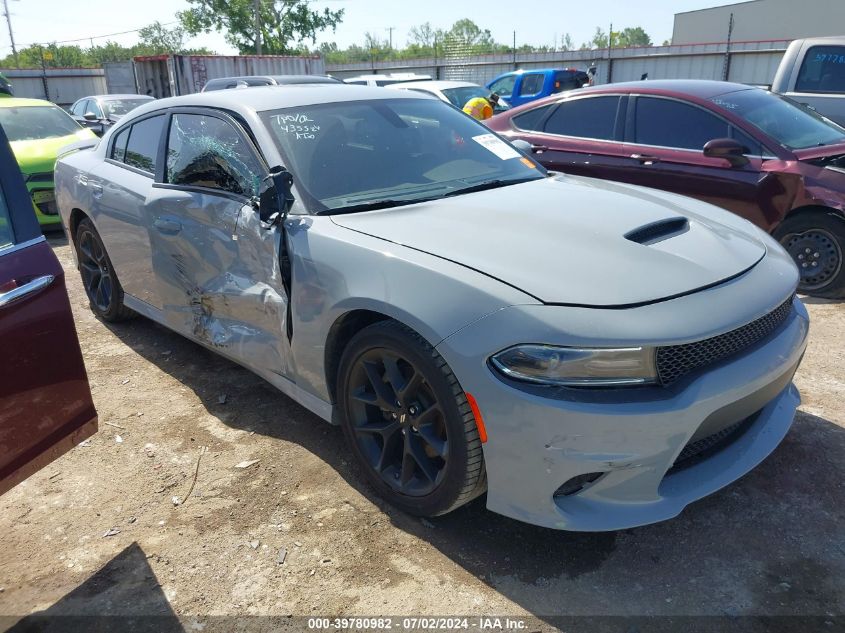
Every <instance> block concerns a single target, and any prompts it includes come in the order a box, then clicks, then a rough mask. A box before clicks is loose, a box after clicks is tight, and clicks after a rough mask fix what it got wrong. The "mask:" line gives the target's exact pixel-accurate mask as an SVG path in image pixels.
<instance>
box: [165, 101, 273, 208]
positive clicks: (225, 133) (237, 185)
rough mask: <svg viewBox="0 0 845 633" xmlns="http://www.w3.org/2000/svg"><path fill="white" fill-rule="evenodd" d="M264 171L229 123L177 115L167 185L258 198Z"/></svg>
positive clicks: (169, 145) (170, 140)
mask: <svg viewBox="0 0 845 633" xmlns="http://www.w3.org/2000/svg"><path fill="white" fill-rule="evenodd" d="M263 172H264V169H263V168H262V166H261V163H260V162H259V161H258V159H257V158H256V157H255V154H254V153H253V152H252V150H251V149H250V148H249V147H248V146H247V144H246V141H244V139H243V137H242V136H241V134H240V133H239V132H238V131H237V130H236V129H235V128H234V127H232V126H231V125H230V124H229V123H228V122H226V121H224V120H222V119H218V118H217V117H213V116H206V115H202V114H174V115H173V121H172V123H171V124H170V135H169V138H168V141H167V182H169V183H171V184H174V185H185V186H192V187H204V188H206V189H220V190H223V191H227V192H229V193H234V194H238V195H242V196H246V197H252V196H255V195H258V187H259V184H260V182H261V176H262V174H263Z"/></svg>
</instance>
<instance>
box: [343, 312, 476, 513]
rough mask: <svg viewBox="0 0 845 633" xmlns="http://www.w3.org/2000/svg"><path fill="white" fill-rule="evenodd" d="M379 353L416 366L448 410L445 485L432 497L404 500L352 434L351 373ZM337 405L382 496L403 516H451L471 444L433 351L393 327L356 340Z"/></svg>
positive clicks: (368, 331) (372, 329) (375, 328)
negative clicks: (358, 363)
mask: <svg viewBox="0 0 845 633" xmlns="http://www.w3.org/2000/svg"><path fill="white" fill-rule="evenodd" d="M377 348H387V349H389V350H391V351H393V352H395V353H398V354H400V355H401V356H403V357H404V358H405V359H407V360H408V361H410V362H411V363H413V365H414V366H415V368H416V369H417V371H420V372H422V374H423V376H424V377H425V379H426V381H427V382H428V384H429V385H430V386H431V388H432V390H433V391H434V394H435V396H436V397H437V400H438V403H439V404H440V406H442V407H443V411H444V419H445V423H446V434H447V437H448V441H449V456H448V459H447V461H446V466H445V468H446V471H445V472H444V475H443V480H442V481H441V483H440V484H439V485H438V487H437V488H436V489H435V490H434V491H433V492H431V493H430V494H428V495H425V496H421V497H412V496H408V495H403V494H401V493H398V492H397V491H395V490H394V489H393V488H391V487H390V486H389V485H388V484H387V483H385V482H384V481H383V480H382V478H381V477H380V476H379V475H378V473H376V472H375V470H373V468H372V467H371V466H370V465H369V463H368V462H367V459H366V458H365V457H364V455H363V454H362V452H361V450H360V448H359V446H358V441H357V437H356V435H355V432H354V431H353V430H352V423H351V422H350V420H349V415H348V411H349V405H350V403H349V399H348V387H349V382H348V379H349V376H350V373H351V371H350V370H351V369H352V367H353V366H354V364H355V362H356V361H357V360H358V359H359V358H360V357H361V355H362V354H364V353H365V352H367V351H369V350H372V349H377ZM337 403H338V407H339V408H340V420H341V426H342V427H343V433H344V435H345V436H346V439H347V442H348V443H349V446H350V448H351V449H352V452H353V453H354V455H355V458H356V460H357V461H358V463H359V464H360V466H361V468H362V470H363V471H364V473H365V474H366V477H367V479H368V481H369V482H370V484H371V485H372V486H373V487H374V488H375V489H376V490H377V491H378V492H379V494H380V495H381V496H383V497H384V498H385V499H387V500H388V501H389V502H390V503H391V504H393V505H395V506H397V507H399V508H401V509H402V510H404V511H406V512H408V513H410V514H416V515H421V516H435V515H437V514H440V513H442V512H445V511H447V510H448V509H449V508H451V507H452V506H453V505H454V503H455V500H456V499H457V498H458V496H459V495H460V493H461V490H462V489H463V487H464V484H465V480H466V473H467V461H468V457H467V456H468V443H467V438H466V433H465V430H464V422H463V417H462V415H461V413H460V411H459V409H458V404H457V402H456V400H455V394H454V393H453V390H452V387H451V386H450V385H449V382H448V380H447V378H446V375H444V373H443V370H442V368H440V367H438V366H437V364H436V363H435V360H434V358H433V357H432V355H431V351H430V350H426V349H425V348H424V347H423V346H422V345H421V344H420V343H419V342H418V341H417V340H415V338H414V336H413V335H412V334H410V333H409V332H406V331H404V330H403V329H401V328H398V327H394V326H393V325H392V324H391V323H384V324H382V323H377V324H375V325H371V326H369V327H367V328H365V329H364V330H362V331H361V332H359V333H358V334H357V335H355V336H354V337H353V338H352V340H351V341H350V342H349V344H348V345H347V346H346V349H345V350H344V352H343V356H342V357H341V361H340V366H339V368H338V378H337Z"/></svg>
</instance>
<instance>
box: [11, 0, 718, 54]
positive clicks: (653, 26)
mask: <svg viewBox="0 0 845 633" xmlns="http://www.w3.org/2000/svg"><path fill="white" fill-rule="evenodd" d="M89 1H90V0H89ZM8 3H9V11H10V13H11V18H12V27H13V29H14V36H15V43H16V44H17V47H18V48H19V49H21V48H24V47H25V46H26V45H27V44H32V43H48V42H53V41H62V40H75V39H82V40H83V41H81V42H77V43H78V44H80V45H82V46H90V44H91V43H92V42H93V43H95V44H96V43H103V42H105V41H106V40H107V39H111V40H114V41H117V42H120V43H121V44H124V45H129V44H132V43H134V42H135V41H136V40H137V36H136V34H135V33H129V34H124V35H114V36H112V37H110V38H101V37H98V36H103V35H108V34H112V33H118V32H122V31H130V30H133V29H138V28H140V27H142V26H145V25H147V24H149V23H151V22H154V21H155V20H158V21H160V22H163V23H168V22H175V20H176V17H175V14H176V12H177V11H180V10H183V9H186V8H188V6H189V5H188V2H187V1H186V0H134V1H132V2H128V1H126V0H117V1H116V2H111V3H105V4H100V3H93V2H92V3H91V5H90V6H89V7H88V8H87V9H82V10H81V9H80V7H81V6H83V5H87V4H88V2H82V3H80V2H68V1H67V0H8ZM95 4H96V5H97V8H96V9H95V8H94V5H95ZM311 4H312V6H313V7H314V8H315V9H321V8H323V7H329V8H331V9H341V8H342V9H344V11H345V14H344V17H343V22H342V23H341V24H340V25H339V26H338V27H337V31H336V32H335V33H332V32H331V31H327V32H324V33H323V34H322V35H321V36H320V37H319V39H318V40H317V42H318V43H320V42H323V41H328V42H330V41H335V42H337V43H338V45H339V46H340V47H341V48H344V47H346V46H348V45H349V44H356V43H357V44H361V43H363V40H364V33H366V32H370V33H373V34H374V35H376V36H378V37H382V38H384V39H387V38H388V37H389V34H390V32H389V30H388V29H389V28H390V27H393V44H394V46H395V47H396V48H399V47H401V46H404V44H405V42H406V40H407V37H408V31H409V30H410V29H411V27H413V26H416V25H419V24H422V23H424V22H430V23H431V25H432V26H433V27H435V28H444V29H447V28H449V27H450V26H451V25H452V24H453V23H454V22H456V21H457V20H460V19H462V18H470V19H472V20H473V21H474V22H475V23H476V24H478V25H479V26H480V27H482V28H486V29H489V30H490V31H491V32H492V34H493V37H494V38H495V39H496V40H497V41H500V42H503V43H510V42H511V41H512V40H513V31H514V30H515V31H516V32H517V45H521V44H524V43H530V44H536V45H541V44H548V45H552V44H553V43H554V41H555V38H557V40H558V41H560V38H561V37H562V36H563V34H564V33H569V34H570V36H571V37H572V40H573V42H574V43H575V45H576V46H578V45H580V44H581V43H582V42H585V41H588V40H589V39H591V38H592V35H593V33H594V32H595V28H596V26H600V27H601V28H602V30H604V31H605V32H606V31H607V30H608V28H609V25H610V23H611V22H612V23H613V29H614V31H616V30H621V29H623V28H625V27H629V26H631V27H633V26H641V27H643V28H644V29H645V30H646V32H647V33H648V34H649V35H651V39H652V41H653V42H654V43H655V44H660V43H662V42H663V41H664V40H666V39H670V38H671V37H672V23H673V17H674V14H675V13H680V12H683V11H692V10H695V9H703V8H707V7H713V6H719V5H724V4H730V2H728V1H725V0H722V1H719V0H638V1H636V2H635V1H634V0H592V1H591V2H589V3H585V2H583V1H582V2H572V1H571V0H532V1H531V3H530V4H528V3H525V4H522V3H519V4H518V3H513V2H509V3H505V2H501V1H498V2H496V1H493V2H487V3H486V4H485V3H470V2H460V1H456V0H422V1H417V2H408V1H399V0H312V1H311ZM519 7H524V9H519ZM0 20H2V18H0ZM3 22H5V20H2V22H0V56H5V55H7V54H8V53H10V52H11V46H10V42H9V34H8V30H7V28H6V24H5V23H3ZM190 45H191V46H196V47H200V46H206V47H208V48H210V49H212V50H214V51H215V52H217V53H220V54H234V53H236V52H237V51H235V50H234V49H233V48H232V47H231V46H229V45H228V44H227V43H226V41H225V40H224V38H223V35H222V34H219V33H210V34H204V35H200V36H198V37H196V38H193V39H192V40H191V41H190Z"/></svg>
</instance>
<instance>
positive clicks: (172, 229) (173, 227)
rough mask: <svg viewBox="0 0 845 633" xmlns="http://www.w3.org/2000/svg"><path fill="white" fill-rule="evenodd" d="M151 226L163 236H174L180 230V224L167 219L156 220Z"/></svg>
mask: <svg viewBox="0 0 845 633" xmlns="http://www.w3.org/2000/svg"><path fill="white" fill-rule="evenodd" d="M153 226H154V227H156V229H158V231H159V233H164V234H165V235H176V234H177V233H178V232H179V231H181V230H182V223H181V222H177V221H176V220H168V219H167V218H158V219H156V221H155V222H153Z"/></svg>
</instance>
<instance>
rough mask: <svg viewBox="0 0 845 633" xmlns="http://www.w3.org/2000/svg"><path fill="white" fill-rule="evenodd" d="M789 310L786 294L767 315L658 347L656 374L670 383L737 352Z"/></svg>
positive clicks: (768, 330) (774, 325) (759, 337)
mask: <svg viewBox="0 0 845 633" xmlns="http://www.w3.org/2000/svg"><path fill="white" fill-rule="evenodd" d="M791 312H792V297H789V299H787V300H786V301H784V302H783V303H782V304H781V305H780V306H778V307H777V308H775V309H774V310H772V311H771V312H769V313H768V314H767V315H765V316H762V317H760V318H759V319H757V320H755V321H752V322H751V323H747V324H746V325H743V326H742V327H738V328H737V329H735V330H731V331H730V332H726V333H725V334H720V335H719V336H714V337H712V338H708V339H704V340H703V341H696V342H695V343H686V344H684V345H670V346H667V347H658V348H657V375H658V377H659V379H660V383H661V384H663V385H664V386H665V385H670V384H672V383H673V382H675V381H676V380H678V379H679V378H681V377H682V376H685V375H686V374H688V373H690V372H692V371H695V370H696V369H698V368H700V367H704V366H705V365H710V364H711V363H715V362H718V361H720V360H724V359H725V358H728V357H730V356H733V355H734V354H739V353H740V352H742V351H743V350H745V349H748V348H749V347H751V346H752V345H754V344H755V343H757V342H759V341H761V340H763V339H764V338H766V337H767V336H768V335H769V334H771V333H772V332H774V331H775V330H776V329H777V328H778V327H780V325H781V324H782V323H783V322H784V321H786V318H787V317H788V316H789V314H790V313H791Z"/></svg>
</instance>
